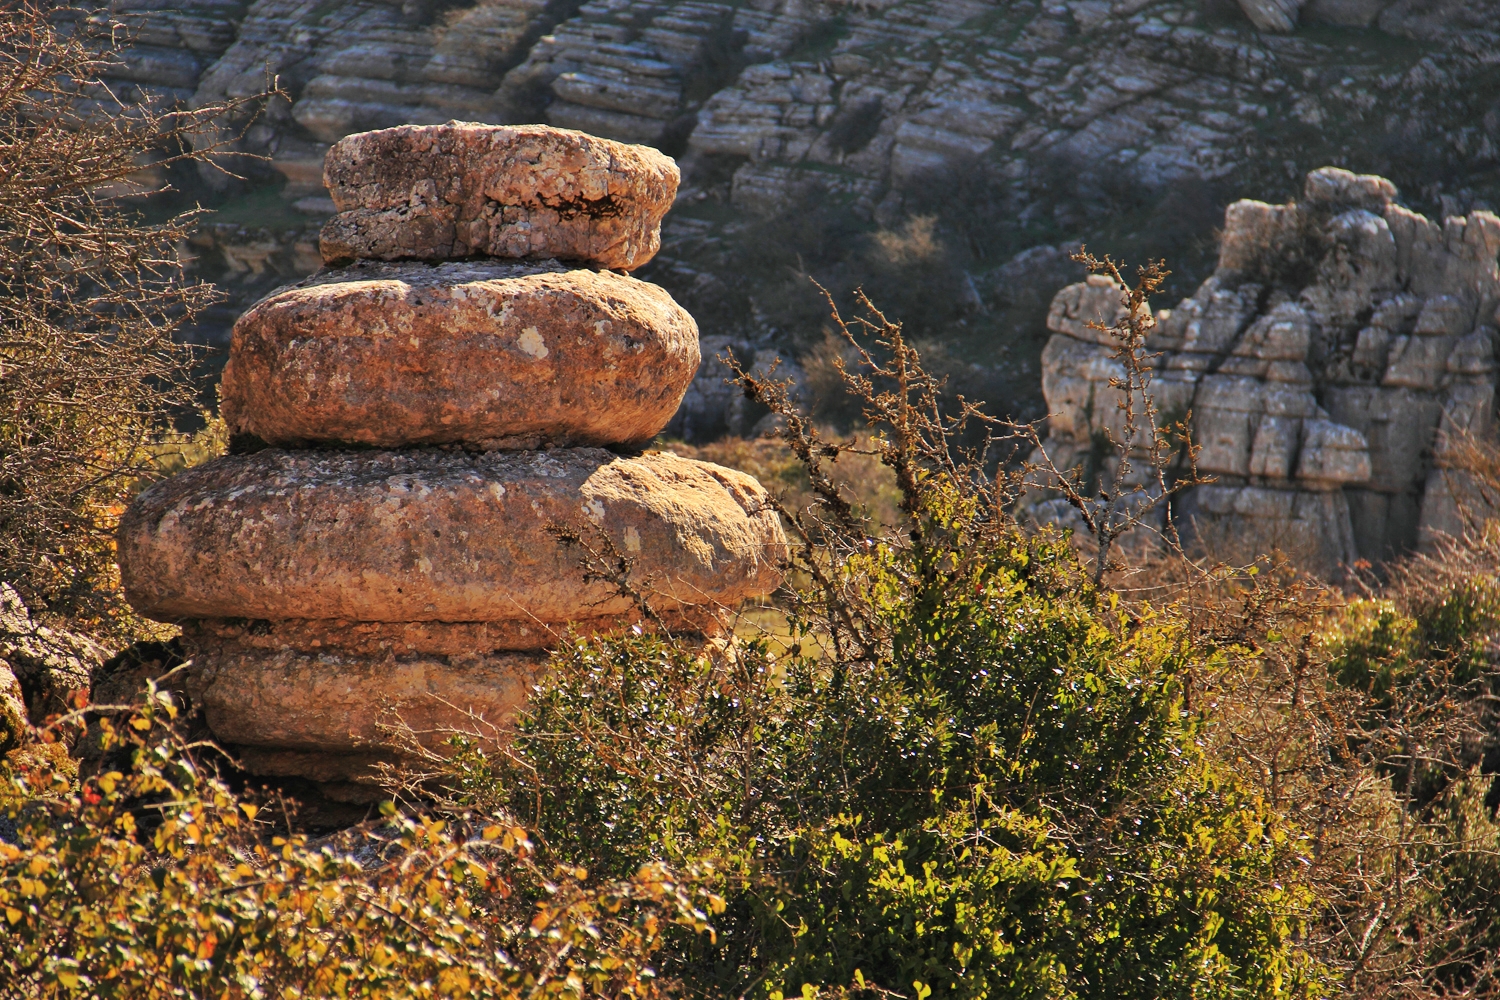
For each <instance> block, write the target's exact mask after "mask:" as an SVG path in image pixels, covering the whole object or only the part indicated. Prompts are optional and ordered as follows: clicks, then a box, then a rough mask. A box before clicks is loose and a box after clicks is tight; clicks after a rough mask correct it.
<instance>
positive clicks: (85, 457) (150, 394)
mask: <svg viewBox="0 0 1500 1000" xmlns="http://www.w3.org/2000/svg"><path fill="white" fill-rule="evenodd" d="M126 41H127V38H126V36H125V34H124V31H123V28H122V27H121V26H120V25H119V24H118V23H117V22H115V21H113V20H111V19H110V17H109V16H108V15H107V14H104V13H99V14H95V15H87V14H85V13H81V12H79V11H78V10H77V9H75V8H70V7H68V6H67V5H65V4H63V3H61V2H58V0H20V2H19V3H9V4H6V5H4V9H3V11H0V579H3V580H6V581H9V582H11V583H12V584H14V585H15V586H16V588H17V589H18V590H19V591H20V592H21V593H22V595H23V596H24V597H25V599H26V600H27V602H28V603H29V604H30V605H31V606H32V607H33V608H36V609H38V610H46V611H52V612H60V613H66V614H68V615H70V616H71V617H73V618H74V620H75V623H76V624H85V625H90V626H92V627H95V628H102V629H108V628H109V627H110V622H111V617H112V615H118V614H121V613H123V610H122V609H123V606H122V605H120V604H119V603H118V601H117V599H115V598H114V597H112V596H111V595H110V585H111V582H112V577H113V568H112V553H111V548H110V536H111V532H112V529H113V526H114V522H115V518H116V516H117V514H118V513H119V511H120V507H121V504H122V502H123V501H124V499H125V498H126V496H127V495H128V492H129V490H130V488H131V484H132V482H133V481H134V480H136V479H138V478H139V477H141V476H143V475H146V474H149V473H150V471H151V469H152V449H151V444H152V442H153V440H154V438H156V437H157V436H158V435H159V434H160V433H161V432H162V430H163V428H164V425H165V421H166V420H167V418H168V417H169V415H171V414H172V413H173V412H174V411H177V412H181V410H182V409H183V408H185V407H188V406H190V405H191V404H192V402H193V400H194V396H193V392H192V387H191V385H190V382H189V368H190V364H191V361H192V357H191V354H190V353H189V349H188V348H185V347H183V346H181V345H179V344H177V343H175V342H174V341H173V338H172V334H173V331H175V330H176V329H178V328H179V327H180V326H181V325H182V324H183V323H185V322H187V321H188V320H190V319H191V318H192V316H193V315H194V314H195V313H196V312H197V311H199V310H200V309H202V308H203V307H204V306H205V305H206V304H208V303H209V302H210V301H211V300H212V298H213V295H214V293H213V289H212V286H209V285H207V284H204V283H200V282H195V281H191V280H188V279H187V278H186V276H185V274H184V270H183V262H182V260H181V258H180V257H179V252H178V247H179V245H180V244H181V243H182V242H183V241H184V240H185V239H186V237H187V236H188V235H189V233H190V231H191V228H192V226H193V224H194V222H195V220H196V219H197V217H198V213H197V212H196V211H187V212H185V213H181V214H175V215H172V216H171V217H169V218H167V219H165V220H162V221H149V220H148V213H150V212H152V211H157V212H158V214H159V210H158V209H155V207H154V206H155V205H156V204H157V203H159V202H160V201H161V196H163V195H165V194H166V193H168V191H169V190H170V188H169V186H168V184H167V183H166V179H165V178H166V177H167V176H168V175H169V172H170V169H171V168H172V167H173V166H174V165H175V164H178V163H181V162H183V161H187V160H197V161H200V162H213V161H214V160H215V158H216V156H217V155H218V154H219V153H220V151H221V146H220V144H219V143H217V142H214V141H209V142H199V145H198V148H197V149H195V148H194V142H195V140H199V139H200V138H201V137H203V136H209V135H215V134H216V133H215V129H214V124H213V123H214V121H215V119H217V118H219V117H221V116H223V115H226V114H228V113H230V112H231V111H237V110H240V109H241V108H242V107H243V106H250V105H252V104H254V103H256V102H254V101H241V102H236V104H235V105H234V106H233V107H231V106H229V105H214V106H208V107H202V108H197V109H193V110H183V109H180V108H168V107H161V106H157V105H155V104H151V103H141V104H128V103H126V102H125V101H123V100H122V99H121V98H119V97H118V96H116V95H115V94H114V93H113V92H112V91H111V89H110V88H109V86H108V85H107V84H106V82H105V77H106V76H107V75H108V73H109V71H110V70H111V68H112V67H114V66H116V65H117V64H118V54H119V51H120V49H121V47H122V45H123V44H124V43H125V42H126ZM146 168H149V169H146Z"/></svg>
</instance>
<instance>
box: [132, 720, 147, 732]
mask: <svg viewBox="0 0 1500 1000" xmlns="http://www.w3.org/2000/svg"><path fill="white" fill-rule="evenodd" d="M130 728H131V729H138V730H141V731H143V732H144V731H145V730H147V729H150V728H151V720H150V719H141V718H135V719H131V720H130Z"/></svg>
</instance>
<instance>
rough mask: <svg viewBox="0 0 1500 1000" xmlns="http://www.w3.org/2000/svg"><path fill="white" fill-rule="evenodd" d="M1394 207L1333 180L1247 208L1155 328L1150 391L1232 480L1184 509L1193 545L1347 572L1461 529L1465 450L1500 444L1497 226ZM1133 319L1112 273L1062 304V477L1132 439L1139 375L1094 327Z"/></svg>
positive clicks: (1052, 399)
mask: <svg viewBox="0 0 1500 1000" xmlns="http://www.w3.org/2000/svg"><path fill="white" fill-rule="evenodd" d="M1395 197H1396V190H1395V187H1394V186H1393V185H1392V184H1391V183H1390V182H1388V181H1386V180H1384V179H1383V178H1380V177H1374V176H1369V175H1356V174H1352V173H1350V172H1348V171H1345V170H1337V169H1332V168H1325V169H1322V170H1318V171H1314V172H1313V173H1311V174H1309V175H1308V177H1307V183H1306V186H1305V189H1304V192H1303V197H1302V199H1301V200H1300V201H1297V202H1294V203H1290V204H1286V205H1268V204H1264V203H1262V202H1254V201H1241V202H1237V203H1235V204H1233V205H1231V206H1230V207H1229V209H1228V211H1227V212H1226V213H1225V223H1224V231H1223V238H1222V242H1221V246H1220V255H1219V268H1218V270H1217V272H1216V273H1215V274H1214V275H1213V276H1212V277H1211V278H1209V279H1208V280H1207V281H1205V282H1204V283H1203V285H1202V286H1201V287H1200V288H1199V289H1198V291H1197V293H1196V294H1195V295H1194V296H1192V297H1191V298H1189V299H1185V300H1184V301H1183V302H1182V303H1181V304H1180V305H1179V306H1178V307H1177V308H1176V309H1174V310H1172V311H1170V312H1163V313H1161V314H1158V319H1159V324H1158V327H1157V329H1156V331H1155V332H1154V333H1153V335H1152V338H1151V340H1150V342H1149V343H1148V348H1149V349H1151V350H1154V351H1159V352H1161V353H1160V355H1159V357H1158V358H1157V359H1156V362H1155V364H1156V372H1155V377H1154V381H1153V384H1152V386H1151V389H1152V392H1153V394H1154V396H1155V398H1156V400H1157V403H1158V405H1159V407H1160V408H1161V410H1162V412H1163V414H1164V415H1167V416H1168V417H1171V418H1180V417H1181V416H1182V415H1184V414H1187V413H1189V412H1191V414H1192V429H1193V436H1194V440H1195V443H1197V444H1198V445H1199V446H1200V448H1201V450H1200V452H1199V454H1198V470H1199V472H1200V473H1204V474H1208V475H1212V476H1213V477H1214V478H1215V480H1216V483H1215V485H1213V486H1201V487H1197V488H1194V489H1193V490H1192V491H1191V492H1190V494H1189V495H1188V496H1187V497H1186V498H1185V499H1184V501H1183V502H1181V503H1179V504H1178V505H1177V510H1178V516H1179V517H1180V518H1182V519H1183V524H1182V525H1180V527H1183V528H1185V529H1188V532H1189V533H1191V532H1192V531H1193V530H1197V531H1198V533H1199V534H1200V535H1202V536H1204V537H1207V536H1208V535H1212V534H1216V533H1217V534H1220V535H1222V534H1224V533H1226V532H1227V533H1231V534H1236V535H1239V536H1241V537H1246V538H1248V537H1249V536H1254V540H1255V544H1259V545H1261V546H1265V545H1268V544H1279V545H1283V546H1284V547H1288V548H1291V549H1294V550H1296V551H1295V554H1296V555H1298V556H1299V557H1301V558H1303V559H1304V560H1305V561H1306V562H1308V563H1309V564H1310V565H1312V566H1314V567H1317V568H1321V569H1324V570H1332V569H1334V568H1336V567H1338V566H1339V565H1348V564H1352V563H1353V562H1354V561H1355V560H1356V559H1359V558H1364V559H1370V560H1376V559H1385V558H1389V557H1391V556H1393V555H1396V554H1399V553H1400V552H1402V551H1406V550H1409V549H1411V548H1413V547H1415V546H1416V545H1417V544H1418V543H1419V541H1420V540H1422V539H1423V538H1431V537H1433V536H1434V535H1436V534H1439V533H1448V534H1456V533H1458V532H1460V531H1462V530H1463V522H1462V519H1461V517H1460V508H1461V506H1462V505H1461V504H1460V503H1459V501H1458V500H1456V499H1455V497H1454V494H1453V491H1454V489H1455V486H1454V485H1453V484H1454V482H1455V481H1457V477H1455V476H1454V475H1452V474H1450V473H1449V472H1448V471H1447V470H1448V469H1449V467H1450V466H1451V465H1452V462H1451V461H1450V456H1451V455H1452V454H1453V452H1454V450H1455V448H1456V443H1458V442H1461V441H1462V440H1464V439H1465V438H1466V437H1480V438H1483V437H1487V436H1490V435H1492V434H1493V433H1494V399H1495V383H1496V363H1495V339H1496V336H1497V332H1496V323H1497V318H1496V307H1497V305H1500V268H1497V263H1496V255H1497V253H1500V217H1496V216H1495V215H1493V214H1491V213H1489V212H1471V213H1469V214H1468V215H1466V216H1461V217H1460V216H1453V217H1449V218H1448V219H1446V220H1444V221H1443V223H1442V224H1441V225H1439V224H1438V223H1436V222H1432V221H1429V220H1428V219H1426V218H1424V217H1422V216H1421V215H1418V214H1416V213H1414V212H1411V211H1410V210H1408V209H1405V208H1403V207H1401V206H1400V205H1399V204H1397V203H1396V202H1395ZM1299 262H1301V263H1299ZM1122 309H1123V306H1122V304H1121V290H1120V289H1118V288H1116V287H1114V286H1112V285H1111V284H1110V283H1109V282H1108V281H1106V280H1103V279H1099V278H1093V279H1090V280H1089V281H1088V282H1086V283H1084V284H1079V285H1072V286H1069V287H1068V288H1065V289H1063V290H1062V291H1061V292H1059V293H1058V295H1057V297H1056V298H1055V299H1054V301H1053V308H1052V313H1051V315H1050V317H1049V320H1048V325H1049V326H1050V327H1051V329H1053V330H1054V331H1056V332H1055V334H1054V336H1053V338H1052V340H1051V341H1050V342H1049V343H1048V345H1047V349H1046V351H1045V353H1044V355H1043V362H1044V374H1043V390H1044V392H1045V394H1046V397H1047V402H1048V407H1049V409H1050V410H1051V413H1052V416H1051V418H1050V421H1049V430H1050V438H1049V441H1048V443H1047V446H1046V447H1047V451H1048V453H1049V454H1050V455H1052V457H1053V459H1054V460H1055V461H1056V462H1057V463H1058V465H1059V466H1060V467H1062V468H1068V467H1070V466H1072V465H1073V464H1074V463H1075V462H1078V461H1081V460H1083V459H1084V457H1085V456H1087V455H1088V454H1089V453H1090V449H1091V446H1092V443H1093V441H1094V440H1095V438H1096V437H1097V436H1098V435H1099V434H1101V433H1104V432H1109V433H1112V434H1114V435H1115V436H1116V438H1118V436H1119V427H1118V423H1119V419H1120V417H1119V409H1118V407H1117V401H1118V398H1119V392H1118V390H1117V389H1114V388H1113V387H1111V386H1110V384H1109V382H1110V379H1111V378H1112V377H1121V376H1123V371H1122V370H1121V368H1120V366H1119V363H1118V362H1116V361H1114V360H1112V358H1111V357H1110V354H1111V348H1110V347H1109V346H1106V345H1104V344H1101V343H1100V340H1101V338H1100V337H1099V335H1098V334H1097V332H1096V331H1094V330H1091V329H1089V328H1087V327H1086V326H1085V323H1086V322H1087V321H1088V320H1090V319H1094V320H1097V321H1098V322H1101V323H1104V324H1106V325H1108V324H1110V323H1112V322H1115V321H1116V320H1117V319H1118V318H1119V317H1120V313H1121V310H1122ZM1040 496H1045V494H1041V495H1040Z"/></svg>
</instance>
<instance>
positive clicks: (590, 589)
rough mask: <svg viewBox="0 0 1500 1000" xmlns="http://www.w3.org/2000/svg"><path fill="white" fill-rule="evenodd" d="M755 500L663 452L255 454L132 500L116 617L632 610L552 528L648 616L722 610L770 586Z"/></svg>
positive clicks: (762, 501)
mask: <svg viewBox="0 0 1500 1000" xmlns="http://www.w3.org/2000/svg"><path fill="white" fill-rule="evenodd" d="M767 501H768V498H767V496H766V494H765V491H764V490H763V489H762V488H761V487H760V485H759V484H758V483H757V482H756V481H755V480H754V479H752V478H751V477H749V476H747V475H744V474H743V473H740V472H735V471H733V470H730V469H725V468H721V467H719V466H715V465H710V464H708V463H704V462H694V461H689V460H686V459H681V458H678V457H676V456H674V455H671V454H666V453H654V454H646V455H643V456H641V457H639V458H624V457H621V456H618V455H614V454H612V453H610V452H607V451H603V450H601V449H593V448H581V449H559V450H555V451H544V452H520V453H517V452H491V453H487V454H480V455H473V454H465V453H455V452H443V451H410V452H321V453H319V452H313V453H307V452H303V453H296V452H285V451H279V450H268V451H263V452H259V453H257V454H255V455H249V456H237V457H229V458H223V459H219V460H217V461H215V462H212V463H209V464H207V465H203V466H199V467H197V468H194V469H189V470H188V471H187V472H184V473H181V474H179V475H177V476H175V477H173V478H171V479H169V480H166V481H165V482H162V483H159V484H157V485H155V486H153V487H152V488H151V489H149V490H147V491H146V492H145V493H143V494H142V495H141V496H140V497H139V498H138V499H137V500H136V502H135V503H134V504H133V505H132V506H131V508H130V510H129V512H128V513H127V514H126V516H125V518H124V520H123V521H122V523H121V526H120V532H119V551H120V564H121V567H122V577H123V581H124V585H125V592H126V596H127V597H128V598H129V600H130V601H131V603H132V604H134V605H135V607H136V608H138V609H139V610H140V611H141V612H142V613H144V614H147V615H150V616H152V617H155V618H158V619H163V620H172V619H185V618H222V617H244V618H264V619H271V620H278V619H291V618H297V619H308V618H347V619H353V620H356V621H381V622H479V621H514V622H535V623H537V624H539V625H540V624H544V623H545V624H548V625H556V624H559V623H565V622H568V621H572V620H575V619H579V618H596V617H601V616H627V615H631V614H637V613H638V610H637V608H636V605H635V602H633V601H632V600H631V599H630V598H628V597H625V596H622V595H621V594H620V592H619V589H618V587H617V586H616V585H615V584H614V583H612V582H604V581H600V580H594V581H588V580H586V579H585V573H584V571H583V569H582V568H581V567H580V565H579V559H580V556H581V555H582V554H583V551H582V549H581V548H580V547H579V546H567V545H564V544H563V543H561V542H560V541H559V539H558V538H557V537H556V535H555V534H554V532H555V531H556V530H558V529H566V530H576V531H577V532H579V533H580V534H581V536H582V541H583V543H584V544H586V545H590V546H593V547H594V548H595V549H596V550H597V551H599V552H601V553H603V554H604V555H606V556H610V554H611V553H617V554H618V556H621V557H624V558H625V559H628V560H630V562H631V573H630V579H631V582H632V584H633V585H635V586H637V587H638V588H640V589H641V590H642V591H643V592H645V593H646V594H647V595H648V596H649V597H650V599H651V600H652V601H653V603H654V604H656V605H657V606H658V607H661V608H663V609H667V610H673V609H678V608H682V607H685V606H694V605H709V606H714V605H727V606H733V605H735V604H737V603H738V602H740V601H741V600H743V599H744V598H746V597H749V596H752V595H759V594H765V593H769V592H770V591H771V590H773V589H775V587H776V586H777V584H778V583H779V581H780V574H781V570H780V568H779V563H780V562H781V561H782V559H783V557H784V554H785V539H784V536H783V534H782V530H781V526H780V523H779V521H778V519H777V515H776V514H775V512H774V511H772V510H771V509H770V507H769V505H768V502H767ZM611 558H612V557H611Z"/></svg>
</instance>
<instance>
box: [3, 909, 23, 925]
mask: <svg viewBox="0 0 1500 1000" xmlns="http://www.w3.org/2000/svg"><path fill="white" fill-rule="evenodd" d="M22 916H24V914H22V913H21V911H20V910H18V909H16V908H15V907H14V906H7V907H6V908H5V919H6V920H9V921H10V922H11V923H13V924H19V923H20V922H21V917H22Z"/></svg>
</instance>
